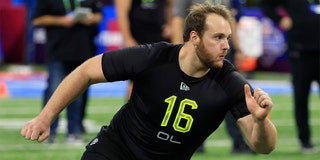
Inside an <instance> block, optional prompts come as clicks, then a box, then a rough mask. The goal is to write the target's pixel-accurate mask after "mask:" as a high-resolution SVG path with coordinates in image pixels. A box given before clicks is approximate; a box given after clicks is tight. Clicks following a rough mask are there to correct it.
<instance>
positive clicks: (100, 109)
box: [0, 105, 121, 115]
mask: <svg viewBox="0 0 320 160" xmlns="http://www.w3.org/2000/svg"><path fill="white" fill-rule="evenodd" d="M6 107H8V106H6ZM120 108H121V107H119V108H116V107H114V106H108V105H106V106H89V107H88V108H87V110H88V111H87V113H88V114H89V113H90V114H108V113H116V112H117V110H119V109H120ZM39 112H40V107H39V109H38V108H37V109H32V108H21V107H19V108H14V107H13V106H12V107H8V108H5V107H2V106H1V112H0V115H8V114H12V115H30V114H37V113H39ZM63 112H65V110H63Z"/></svg>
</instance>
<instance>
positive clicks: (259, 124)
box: [237, 84, 277, 154]
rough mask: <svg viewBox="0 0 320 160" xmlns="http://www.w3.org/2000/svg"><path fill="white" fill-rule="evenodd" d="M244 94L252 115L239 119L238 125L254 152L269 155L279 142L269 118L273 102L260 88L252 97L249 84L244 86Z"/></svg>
mask: <svg viewBox="0 0 320 160" xmlns="http://www.w3.org/2000/svg"><path fill="white" fill-rule="evenodd" d="M244 92H245V99H246V104H247V107H248V110H249V111H250V112H251V114H249V115H247V116H245V117H242V118H239V119H238V121H237V123H238V125H239V127H240V129H241V131H242V133H243V135H244V136H245V138H246V139H247V142H248V144H249V145H250V147H251V149H252V150H254V151H255V152H257V153H261V154H269V153H271V152H272V151H273V150H274V149H275V146H276V142H277V130H276V128H275V126H274V124H273V123H272V122H271V120H270V119H269V118H268V115H269V112H270V111H271V109H272V100H271V98H270V97H269V95H268V94H267V93H266V92H264V91H263V90H261V89H259V88H257V89H255V91H254V94H253V95H252V94H251V92H250V87H249V85H247V84H246V85H245V86H244Z"/></svg>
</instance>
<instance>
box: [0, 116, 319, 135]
mask: <svg viewBox="0 0 320 160" xmlns="http://www.w3.org/2000/svg"><path fill="white" fill-rule="evenodd" d="M29 120H30V119H23V118H0V129H9V130H10V129H11V130H12V129H21V128H22V127H23V125H24V124H25V123H26V122H27V121H29ZM272 121H273V123H274V124H275V125H276V126H294V125H295V124H294V120H293V119H274V120H272ZM310 124H311V125H312V126H320V118H311V119H310ZM84 125H85V127H86V129H87V132H88V133H97V132H98V131H99V130H100V127H101V126H102V125H105V124H97V122H95V121H93V120H90V119H86V120H85V121H84ZM66 126H67V122H66V119H64V118H61V119H60V121H59V127H58V132H61V133H65V131H66Z"/></svg>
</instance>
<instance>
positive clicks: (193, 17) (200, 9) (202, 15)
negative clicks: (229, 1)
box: [183, 1, 233, 42]
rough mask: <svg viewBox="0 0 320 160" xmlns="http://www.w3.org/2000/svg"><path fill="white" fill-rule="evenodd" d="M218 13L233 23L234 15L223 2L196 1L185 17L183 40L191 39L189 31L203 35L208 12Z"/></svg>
mask: <svg viewBox="0 0 320 160" xmlns="http://www.w3.org/2000/svg"><path fill="white" fill-rule="evenodd" d="M212 13H213V14H217V15H220V16H221V17H223V18H224V19H225V20H227V21H228V22H229V24H230V25H231V22H232V19H233V16H232V14H231V12H230V10H229V9H228V8H227V7H226V6H224V5H221V4H212V3H210V2H209V1H206V2H204V3H194V4H193V5H192V6H191V7H190V10H189V14H188V15H187V17H186V19H185V25H184V31H183V41H184V42H186V41H188V40H189V33H190V32H191V31H196V32H197V33H198V35H199V36H200V37H202V35H203V33H204V31H205V29H206V28H205V27H206V26H205V22H206V18H207V15H208V14H212Z"/></svg>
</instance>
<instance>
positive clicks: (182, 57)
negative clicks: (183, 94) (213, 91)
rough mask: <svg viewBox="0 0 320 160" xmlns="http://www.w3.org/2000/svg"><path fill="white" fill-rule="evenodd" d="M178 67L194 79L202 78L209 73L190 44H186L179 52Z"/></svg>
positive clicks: (208, 69)
mask: <svg viewBox="0 0 320 160" xmlns="http://www.w3.org/2000/svg"><path fill="white" fill-rule="evenodd" d="M179 66H180V69H181V70H182V71H183V72H184V73H185V74H187V75H188V76H191V77H195V78H200V77H203V76H204V75H205V74H207V73H208V72H209V71H210V68H207V67H205V66H204V65H203V64H202V63H201V61H200V60H199V58H198V56H197V55H196V52H195V47H194V46H193V45H192V44H191V43H190V42H186V43H185V44H184V45H183V46H182V48H181V50H180V52H179Z"/></svg>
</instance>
